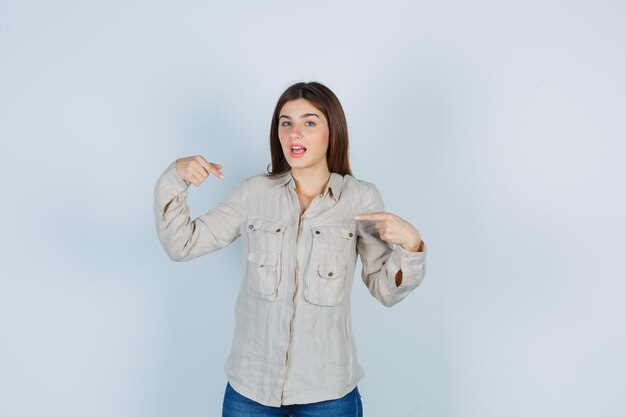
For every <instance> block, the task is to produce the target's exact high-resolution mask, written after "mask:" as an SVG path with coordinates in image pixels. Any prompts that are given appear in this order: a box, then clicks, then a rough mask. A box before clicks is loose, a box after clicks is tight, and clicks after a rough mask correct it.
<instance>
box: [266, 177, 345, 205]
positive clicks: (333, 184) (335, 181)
mask: <svg viewBox="0 0 626 417" xmlns="http://www.w3.org/2000/svg"><path fill="white" fill-rule="evenodd" d="M272 181H274V187H280V186H281V185H286V184H289V186H290V187H291V188H292V189H293V188H294V187H295V185H296V182H295V181H294V180H293V176H292V175H291V170H289V171H287V172H285V173H284V174H283V175H281V176H280V177H278V178H276V179H274V180H272ZM343 181H344V179H343V175H341V174H338V173H336V172H331V173H330V179H329V180H328V184H327V185H326V189H325V190H324V194H323V195H324V196H326V195H327V194H328V193H329V191H332V192H331V195H332V196H333V198H334V199H335V201H339V196H340V195H341V190H342V188H343Z"/></svg>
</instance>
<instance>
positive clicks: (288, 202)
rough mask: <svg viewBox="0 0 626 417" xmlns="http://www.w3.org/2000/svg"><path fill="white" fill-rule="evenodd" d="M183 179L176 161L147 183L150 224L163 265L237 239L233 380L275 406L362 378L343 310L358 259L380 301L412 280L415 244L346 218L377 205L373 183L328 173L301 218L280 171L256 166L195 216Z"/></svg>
mask: <svg viewBox="0 0 626 417" xmlns="http://www.w3.org/2000/svg"><path fill="white" fill-rule="evenodd" d="M190 184H191V183H190V182H188V181H186V180H184V179H183V178H181V177H180V176H179V175H178V173H177V171H176V168H175V162H172V163H171V164H170V166H169V167H168V168H167V169H166V170H165V171H164V172H163V174H162V175H161V177H160V178H159V180H158V181H157V183H156V186H155V189H154V198H155V201H154V214H155V217H156V228H157V232H158V236H159V240H160V241H161V244H162V245H163V247H164V248H165V251H166V252H167V254H168V255H169V257H170V258H171V259H172V260H174V261H188V260H190V259H194V258H196V257H198V256H201V255H205V254H207V253H210V252H213V251H216V250H218V249H220V248H222V247H224V246H226V245H228V244H230V243H232V242H233V241H234V240H235V239H237V238H238V237H241V239H242V241H241V248H242V261H243V262H244V264H245V268H244V276H243V279H242V281H241V287H240V290H239V295H238V297H237V301H236V305H235V331H234V336H233V340H232V348H231V352H230V355H229V356H228V359H227V361H226V364H225V367H224V370H225V372H226V376H227V378H228V381H229V382H230V384H231V385H232V387H233V388H234V389H235V390H236V391H237V392H239V393H240V394H242V395H244V396H246V397H248V398H250V399H252V400H254V401H257V402H259V403H261V404H264V405H268V406H275V407H277V406H280V405H281V404H303V403H311V402H317V401H323V400H330V399H336V398H340V397H342V396H344V395H345V394H347V393H348V392H350V391H351V390H352V389H353V388H354V387H355V386H356V385H357V383H358V382H359V381H360V380H361V378H362V377H363V368H362V366H361V364H360V363H359V362H358V360H357V357H356V344H355V340H354V337H353V335H352V327H351V317H350V293H351V288H352V281H353V278H354V269H355V265H356V259H357V255H360V257H361V263H362V265H363V269H362V272H361V278H362V279H363V282H364V283H365V285H366V286H367V288H368V289H369V292H370V293H371V294H372V296H374V297H375V298H376V299H377V300H379V301H380V302H381V303H382V304H383V305H385V306H388V307H390V306H392V305H394V304H396V303H398V302H400V301H401V300H403V299H404V298H405V297H406V296H407V295H409V293H410V292H411V291H412V290H413V289H414V288H415V287H417V286H418V285H419V284H420V282H421V281H422V279H423V277H424V274H425V256H426V247H425V245H424V247H423V251H422V252H409V251H407V250H405V249H404V248H402V247H401V246H399V245H394V244H389V243H388V242H385V241H383V240H381V239H380V237H379V234H378V231H377V230H376V228H375V227H374V223H375V222H374V221H355V220H354V216H356V215H357V214H362V213H369V212H373V211H383V210H384V206H383V201H382V199H381V195H380V192H379V191H378V189H377V188H376V186H375V185H374V184H372V183H369V182H366V181H363V180H357V179H355V178H354V177H352V176H350V175H345V176H341V175H339V174H337V173H332V174H331V176H330V179H329V181H328V185H327V186H326V189H325V191H324V194H323V195H320V196H317V197H315V199H314V200H313V201H312V202H311V204H310V206H309V207H308V208H307V209H306V211H305V212H304V213H303V214H302V216H300V208H299V202H298V197H297V194H296V192H295V190H294V185H295V181H294V180H293V177H292V176H291V172H287V173H286V174H285V175H283V176H282V177H281V178H280V179H275V180H272V179H269V178H267V177H265V176H264V174H258V175H256V176H253V177H251V178H248V179H245V180H243V181H241V182H240V183H239V184H238V186H237V187H236V189H235V190H234V191H233V192H232V193H231V194H230V196H229V197H228V198H227V199H226V200H225V201H223V202H222V203H220V204H218V205H217V206H216V207H214V208H212V209H210V210H208V211H207V212H206V213H205V214H203V215H201V216H198V217H197V218H196V219H194V220H191V219H190V217H189V209H188V206H187V204H186V196H187V189H188V187H189V185H190ZM400 269H401V270H402V282H401V284H400V286H399V287H397V286H396V281H395V275H396V272H397V271H398V270H400Z"/></svg>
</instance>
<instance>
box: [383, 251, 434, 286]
mask: <svg viewBox="0 0 626 417" xmlns="http://www.w3.org/2000/svg"><path fill="white" fill-rule="evenodd" d="M422 248H423V249H424V250H423V251H421V252H411V251H408V250H406V249H404V248H403V247H402V246H401V245H396V244H394V248H393V251H392V252H391V255H389V259H388V260H387V265H386V268H387V272H388V273H387V277H388V279H389V281H390V282H391V283H392V284H393V286H394V287H395V286H396V282H395V277H396V273H397V272H398V271H399V270H400V269H401V270H402V282H401V283H400V286H399V287H398V288H402V287H409V286H415V285H417V284H419V282H420V281H421V279H422V275H423V274H422V271H423V269H424V263H425V262H426V251H427V248H426V242H423V245H422Z"/></svg>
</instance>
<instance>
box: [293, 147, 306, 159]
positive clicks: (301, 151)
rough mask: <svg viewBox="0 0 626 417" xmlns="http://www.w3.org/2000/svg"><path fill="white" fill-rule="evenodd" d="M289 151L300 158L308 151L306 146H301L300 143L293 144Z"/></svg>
mask: <svg viewBox="0 0 626 417" xmlns="http://www.w3.org/2000/svg"><path fill="white" fill-rule="evenodd" d="M289 151H290V153H291V156H292V157H294V158H299V157H301V156H302V155H304V153H305V152H306V148H305V147H304V146H300V145H292V146H291V147H290V148H289Z"/></svg>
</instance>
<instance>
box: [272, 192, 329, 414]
mask: <svg viewBox="0 0 626 417" xmlns="http://www.w3.org/2000/svg"><path fill="white" fill-rule="evenodd" d="M327 191H328V190H327ZM289 194H290V198H291V199H292V202H293V204H292V207H294V208H295V212H294V215H295V218H296V219H297V220H296V224H297V230H296V236H295V245H294V252H295V253H294V275H293V286H292V290H293V292H292V293H291V294H289V296H288V299H289V314H288V316H289V325H288V335H287V349H286V352H285V363H284V368H283V388H282V391H281V403H282V402H283V399H284V397H285V391H287V390H288V391H289V393H291V386H290V381H288V380H287V369H288V367H289V355H290V350H291V345H292V343H291V339H292V335H293V321H294V316H295V313H296V295H297V294H298V286H299V285H300V284H299V283H300V263H299V262H298V260H299V259H301V258H302V257H303V256H304V255H305V254H306V253H308V252H309V251H310V249H311V248H307V247H306V246H307V241H306V239H302V237H303V230H304V229H305V225H306V224H307V223H308V219H309V218H311V217H313V216H314V215H315V214H316V213H317V212H318V211H319V210H320V208H321V206H322V201H323V198H324V196H325V194H324V195H318V196H316V197H315V198H314V199H313V201H311V204H310V205H309V207H307V209H306V210H305V211H304V213H302V216H300V202H299V200H298V195H297V193H296V191H295V189H294V183H293V181H291V182H290V183H289Z"/></svg>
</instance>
